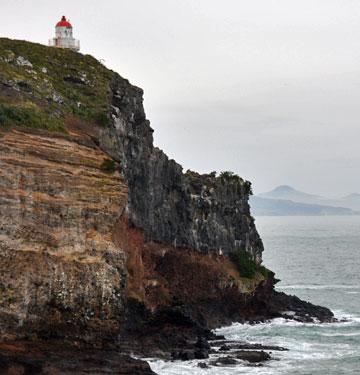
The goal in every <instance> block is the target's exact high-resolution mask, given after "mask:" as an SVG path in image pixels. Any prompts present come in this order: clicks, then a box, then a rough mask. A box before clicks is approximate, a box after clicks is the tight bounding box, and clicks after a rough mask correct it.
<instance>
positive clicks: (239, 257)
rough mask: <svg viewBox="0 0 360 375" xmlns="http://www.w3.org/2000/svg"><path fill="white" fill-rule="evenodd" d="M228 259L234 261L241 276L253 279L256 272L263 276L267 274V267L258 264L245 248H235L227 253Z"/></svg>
mask: <svg viewBox="0 0 360 375" xmlns="http://www.w3.org/2000/svg"><path fill="white" fill-rule="evenodd" d="M229 258H230V260H231V261H232V262H233V263H234V265H235V266H236V268H237V270H238V271H239V273H240V276H241V277H245V278H247V279H253V278H254V277H255V276H256V274H257V273H258V272H260V273H261V274H262V275H263V276H264V277H267V275H268V272H269V271H268V269H267V268H265V267H264V266H260V265H258V264H257V263H256V262H254V261H253V260H252V259H251V258H250V255H249V253H247V252H246V251H245V250H237V251H235V252H232V253H230V254H229Z"/></svg>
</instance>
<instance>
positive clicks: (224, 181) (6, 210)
mask: <svg viewBox="0 0 360 375" xmlns="http://www.w3.org/2000/svg"><path fill="white" fill-rule="evenodd" d="M152 134H153V130H152V128H151V127H150V123H149V121H148V120H147V119H146V116H145V112H144V108H143V92H142V90H141V89H139V88H137V87H134V86H132V85H131V84H130V83H129V82H128V81H127V80H125V79H123V78H121V77H120V76H119V75H118V74H117V73H114V72H112V71H110V70H108V69H106V68H105V67H104V66H103V65H102V64H101V63H99V62H98V61H97V60H96V59H94V58H92V57H91V56H83V55H80V54H78V53H75V52H72V51H65V50H58V49H53V48H48V47H44V46H41V45H37V44H32V43H28V42H22V41H12V40H9V39H0V214H1V216H0V333H1V335H2V336H1V337H2V338H3V339H4V338H6V337H12V340H13V339H14V337H15V338H25V337H32V338H34V337H35V338H41V339H49V338H52V339H54V338H57V339H60V340H69V342H71V343H72V344H73V345H75V344H76V345H80V344H79V343H82V344H83V343H87V345H92V346H98V347H103V346H106V347H108V346H111V347H112V348H114V347H116V348H117V349H118V350H121V351H122V352H133V351H137V352H138V353H142V354H152V355H157V353H159V352H158V351H159V350H160V351H161V353H162V354H161V355H165V354H164V353H165V352H166V351H167V352H168V354H169V352H170V351H171V350H172V349H173V348H174V347H176V348H182V347H184V346H186V345H187V343H188V342H192V340H194V339H196V337H197V336H199V335H200V336H205V337H207V336H208V335H210V332H209V331H208V330H209V329H211V328H213V327H216V326H219V325H221V324H226V323H230V322H232V321H242V320H244V319H247V320H264V319H267V318H271V317H275V316H281V315H282V314H283V311H286V310H288V309H289V308H290V307H291V309H292V310H293V311H295V312H296V314H295V315H294V317H295V318H298V319H299V320H301V319H308V320H311V319H312V318H311V316H310V315H312V316H317V317H318V318H319V319H321V320H331V318H332V314H331V313H330V312H329V311H328V310H327V309H321V308H316V307H314V306H312V305H309V306H308V305H304V304H303V303H302V302H301V301H300V300H297V299H294V298H290V297H287V296H285V295H280V294H278V293H276V292H275V291H274V289H273V286H274V284H275V282H276V280H275V279H274V274H273V273H272V272H270V271H268V270H266V269H265V268H264V267H261V266H260V264H261V255H262V251H263V245H262V241H261V239H260V237H259V235H258V233H257V231H256V228H255V224H254V219H253V218H252V216H251V214H250V210H249V204H248V198H249V195H250V194H251V185H250V183H249V182H248V181H244V180H243V179H242V178H240V177H238V176H235V175H232V174H231V173H222V174H220V175H219V176H216V174H214V173H211V174H207V175H200V174H197V173H196V172H191V171H188V172H186V173H183V171H182V167H181V166H180V165H179V164H177V163H176V162H175V161H173V160H169V159H168V157H167V156H166V155H165V154H164V153H163V152H162V151H161V150H159V149H158V148H156V147H154V145H153V136H152ZM243 263H244V264H243ZM245 266H246V267H248V268H249V267H250V270H251V272H249V270H246V267H245ZM309 311H311V314H310V315H309ZM9 335H12V336H9ZM14 335H15V336H14ZM82 344H81V345H82ZM41 345H43V344H41ZM56 347H57V346H56ZM0 349H1V348H0ZM57 350H58V349H57ZM1 355H2V354H1V353H0V356H1ZM6 358H13V357H12V356H11V355H9V356H7V357H6ZM54 358H59V353H58V352H57V354H56V355H55V354H54ZM111 358H112V357H111ZM0 359H1V358H0ZM21 360H23V359H21ZM111 360H112V359H111ZM60 362H61V361H60ZM6 363H7V362H6ZM26 363H27V362H26ZM129 363H132V362H131V361H130V362H129ZM59 366H60V367H59V368H62V367H61V366H65V365H64V364H63V363H62V362H61V363H59ZM141 366H142V365H140V367H141ZM141 368H142V367H141ZM143 370H144V373H149V372H148V369H146V368H144V369H143ZM143 370H141V371H143ZM130 373H131V372H130ZM134 373H135V372H134Z"/></svg>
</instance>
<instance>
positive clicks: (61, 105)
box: [0, 38, 115, 126]
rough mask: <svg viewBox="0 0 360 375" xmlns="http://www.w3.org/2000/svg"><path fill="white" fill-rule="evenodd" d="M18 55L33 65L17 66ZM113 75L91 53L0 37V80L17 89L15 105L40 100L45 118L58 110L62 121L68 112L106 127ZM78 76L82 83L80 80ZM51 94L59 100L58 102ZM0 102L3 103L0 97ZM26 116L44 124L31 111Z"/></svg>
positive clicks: (39, 124)
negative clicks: (83, 53) (73, 80)
mask: <svg viewBox="0 0 360 375" xmlns="http://www.w3.org/2000/svg"><path fill="white" fill-rule="evenodd" d="M19 56H22V57H23V58H25V59H26V60H28V61H30V62H31V64H32V65H33V67H32V68H31V67H29V66H21V65H20V66H19V65H18V64H17V63H16V59H17V58H18V57H19ZM114 74H115V73H114V72H112V71H111V70H109V69H107V68H106V67H105V66H103V65H102V64H101V63H100V62H99V61H98V60H96V59H95V58H94V57H92V56H90V55H82V54H80V53H77V52H73V51H71V50H64V49H57V48H51V47H46V46H43V45H41V44H36V43H30V42H26V41H19V40H10V39H6V38H0V81H3V82H4V81H5V82H7V83H10V85H17V87H19V88H20V90H19V91H18V94H17V95H16V98H15V99H13V100H15V101H16V103H15V104H19V105H20V106H22V102H26V101H29V100H30V101H32V102H36V103H38V102H40V103H41V106H39V109H38V111H40V112H41V111H43V112H44V113H45V117H48V114H46V113H47V112H48V113H60V114H61V116H58V117H59V121H61V122H63V124H64V123H65V121H66V115H71V116H75V117H78V118H80V119H82V120H85V121H88V122H92V123H96V124H98V125H100V126H107V125H108V124H109V122H110V118H109V102H108V93H109V84H110V81H111V80H112V78H113V77H114ZM68 77H74V78H75V81H77V82H71V80H69V79H68ZM81 79H83V80H84V83H79V82H81ZM24 85H25V86H26V89H23V87H24ZM54 97H55V98H56V97H57V98H61V99H60V100H58V101H59V102H57V101H54V100H53V98H54ZM0 102H3V100H2V99H1V97H0ZM25 112H26V111H25ZM14 116H15V115H14ZM24 116H25V117H26V114H24ZM29 116H30V117H31V118H32V119H33V121H34V123H36V126H41V124H43V125H44V126H46V125H45V123H44V122H41V121H40V119H35V117H36V115H35V114H34V113H30V114H29ZM15 117H16V116H15Z"/></svg>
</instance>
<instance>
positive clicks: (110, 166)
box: [100, 159, 116, 173]
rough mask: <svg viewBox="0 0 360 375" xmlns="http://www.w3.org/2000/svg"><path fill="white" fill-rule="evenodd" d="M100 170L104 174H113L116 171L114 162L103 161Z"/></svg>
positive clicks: (109, 160)
mask: <svg viewBox="0 0 360 375" xmlns="http://www.w3.org/2000/svg"><path fill="white" fill-rule="evenodd" d="M100 168H101V170H102V171H104V172H106V173H114V172H115V171H116V164H115V162H114V160H111V159H105V160H104V161H103V162H102V164H101V166H100Z"/></svg>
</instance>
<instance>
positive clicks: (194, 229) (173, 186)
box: [100, 75, 263, 262]
mask: <svg viewBox="0 0 360 375" xmlns="http://www.w3.org/2000/svg"><path fill="white" fill-rule="evenodd" d="M142 95H143V92H142V90H141V89H139V88H136V87H134V86H131V85H129V83H128V82H127V81H125V80H123V79H122V78H120V77H119V76H117V75H114V79H113V81H112V83H111V92H110V100H111V105H112V124H111V126H110V127H108V128H106V129H104V130H103V131H102V133H101V136H100V147H101V148H102V149H103V150H105V151H106V152H107V153H109V154H110V155H111V156H112V157H113V158H114V159H115V160H117V161H118V162H119V163H120V164H121V166H122V171H123V173H124V177H125V179H126V181H127V184H128V186H129V202H128V207H127V215H128V217H129V219H130V220H131V222H132V223H133V224H134V225H135V226H137V227H138V228H141V229H142V230H144V232H145V233H146V234H147V235H148V237H149V238H151V239H152V240H155V241H159V242H164V243H168V244H172V245H174V246H176V247H185V248H191V249H196V250H200V251H202V252H208V251H216V252H223V253H229V252H231V251H234V250H235V249H244V250H246V251H247V252H249V254H251V256H252V258H253V259H254V260H256V261H257V262H261V253H262V251H263V245H262V241H261V239H260V237H259V235H258V233H257V231H256V228H255V225H254V219H253V218H252V217H251V215H250V209H249V204H248V198H249V194H250V189H251V188H250V183H249V182H248V181H244V180H242V179H241V178H238V177H237V176H231V175H227V174H223V175H222V176H220V177H215V175H214V174H208V175H199V174H197V173H194V172H189V173H186V174H184V173H183V171H182V167H181V166H180V165H179V164H177V163H176V162H175V161H174V160H169V159H168V157H167V156H166V155H165V154H164V153H163V152H162V151H161V150H159V149H158V148H156V147H154V146H153V136H152V133H153V129H152V128H151V127H150V123H149V121H148V120H147V119H146V117H145V113H144V108H143V104H142V103H143V96H142Z"/></svg>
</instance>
